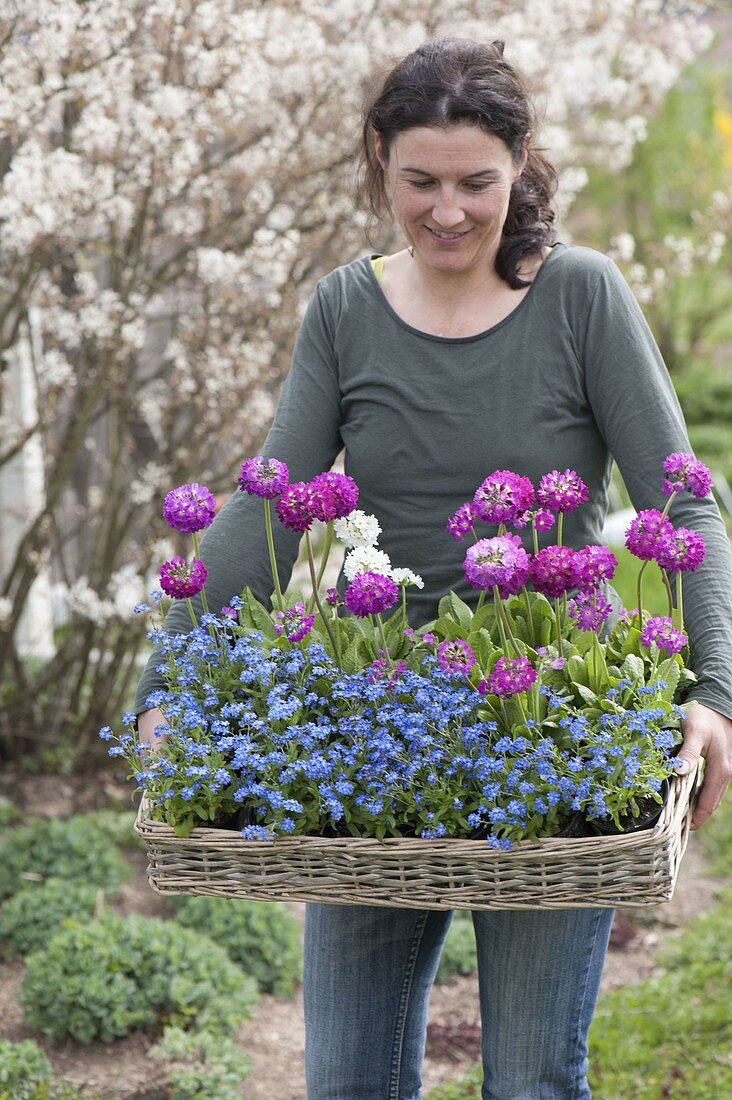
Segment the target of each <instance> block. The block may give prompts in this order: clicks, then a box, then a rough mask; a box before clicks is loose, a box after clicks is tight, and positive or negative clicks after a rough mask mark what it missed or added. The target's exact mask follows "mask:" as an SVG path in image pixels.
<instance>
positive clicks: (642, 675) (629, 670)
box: [620, 634, 646, 684]
mask: <svg viewBox="0 0 732 1100" xmlns="http://www.w3.org/2000/svg"><path fill="white" fill-rule="evenodd" d="M638 637H640V634H638ZM620 671H621V672H622V673H623V679H628V680H632V681H633V682H634V683H639V684H643V683H645V679H646V666H645V663H644V662H643V659H642V657H638V656H637V655H636V654H635V653H628V654H627V656H626V658H625V660H624V661H623V663H622V665H621V668H620Z"/></svg>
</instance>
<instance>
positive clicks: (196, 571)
mask: <svg viewBox="0 0 732 1100" xmlns="http://www.w3.org/2000/svg"><path fill="white" fill-rule="evenodd" d="M207 576H208V570H207V569H206V566H205V565H204V564H203V562H202V561H201V560H200V559H199V558H194V559H193V561H192V562H190V564H189V563H188V562H187V561H186V560H185V558H180V557H178V558H171V559H170V560H169V561H164V562H163V564H162V565H161V566H160V587H161V588H162V590H163V592H165V593H167V595H168V596H172V598H173V599H174V600H185V599H189V598H190V597H191V596H197V595H198V593H199V592H200V591H201V589H202V588H203V586H204V584H205V583H206V577H207Z"/></svg>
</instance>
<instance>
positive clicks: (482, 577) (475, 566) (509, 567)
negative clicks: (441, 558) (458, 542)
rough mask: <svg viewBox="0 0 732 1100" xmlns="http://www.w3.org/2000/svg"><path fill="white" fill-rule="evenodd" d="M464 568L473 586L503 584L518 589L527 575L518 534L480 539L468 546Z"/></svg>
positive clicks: (484, 586) (524, 552)
mask: <svg viewBox="0 0 732 1100" xmlns="http://www.w3.org/2000/svg"><path fill="white" fill-rule="evenodd" d="M463 570H464V572H465V579H466V580H467V582H468V584H470V585H471V586H472V587H473V588H492V587H493V585H503V586H506V587H507V588H508V587H511V588H515V589H516V591H518V589H519V588H520V587H521V585H522V584H524V582H525V581H526V578H527V577H528V574H529V555H528V554H527V553H526V551H525V550H524V548H523V546H522V545H521V539H520V538H519V537H518V535H498V536H496V538H492V539H480V540H479V541H478V542H476V543H475V545H474V546H471V547H469V548H468V551H467V553H466V555H465V561H464V562H463Z"/></svg>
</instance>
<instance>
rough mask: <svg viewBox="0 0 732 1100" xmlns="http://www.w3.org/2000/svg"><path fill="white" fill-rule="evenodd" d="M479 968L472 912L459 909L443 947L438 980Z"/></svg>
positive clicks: (436, 979)
mask: <svg viewBox="0 0 732 1100" xmlns="http://www.w3.org/2000/svg"><path fill="white" fill-rule="evenodd" d="M477 969H478V956H477V955H476V951H475V932H474V931H473V921H472V918H471V916H470V913H469V911H468V910H466V909H457V910H456V911H455V916H454V918H453V922H452V924H451V925H450V929H449V931H448V933H447V939H446V940H445V946H444V947H443V949H442V955H441V957H440V965H439V966H438V968H437V975H436V977H435V981H436V982H446V981H449V979H450V978H452V976H453V975H454V974H473V973H475V971H476V970H477Z"/></svg>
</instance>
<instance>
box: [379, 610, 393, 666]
mask: <svg viewBox="0 0 732 1100" xmlns="http://www.w3.org/2000/svg"><path fill="white" fill-rule="evenodd" d="M376 622H377V623H378V626H379V636H380V638H381V644H382V646H383V647H384V657H385V658H386V662H387V664H388V665H389V668H393V667H394V664H393V662H392V659H391V654H390V653H389V646H388V645H387V644H386V634H385V633H384V622H383V619H382V618H381V613H380V612H377V615H376Z"/></svg>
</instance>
